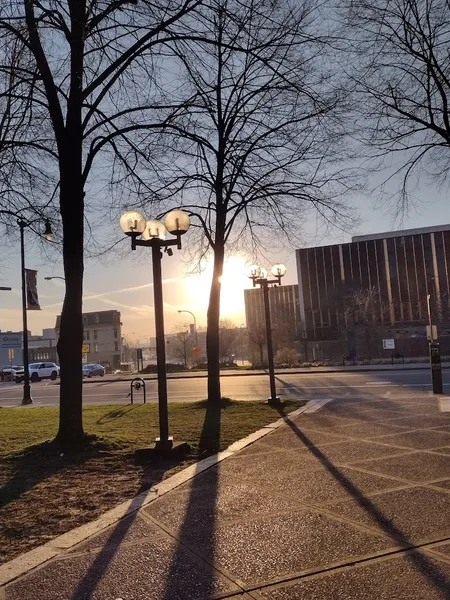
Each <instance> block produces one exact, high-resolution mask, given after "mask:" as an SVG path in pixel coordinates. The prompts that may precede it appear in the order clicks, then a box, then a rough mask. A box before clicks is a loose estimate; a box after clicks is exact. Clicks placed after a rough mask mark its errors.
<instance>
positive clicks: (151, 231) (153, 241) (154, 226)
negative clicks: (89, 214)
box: [120, 210, 190, 452]
mask: <svg viewBox="0 0 450 600" xmlns="http://www.w3.org/2000/svg"><path fill="white" fill-rule="evenodd" d="M189 225H190V219H189V215H188V214H187V213H185V212H184V211H182V210H172V211H171V212H169V213H168V214H167V215H166V217H165V221H164V225H163V223H161V222H160V221H157V220H156V219H150V220H149V221H147V220H146V219H145V217H144V216H143V215H142V214H141V213H139V212H137V211H129V212H126V213H125V214H124V215H122V217H121V219H120V227H121V229H122V231H123V232H124V233H125V234H126V235H128V236H130V237H131V249H132V250H136V247H137V246H147V247H150V248H151V249H152V265H153V294H154V304H155V331H156V368H157V374H158V409H159V438H157V439H156V445H155V449H156V450H157V451H161V452H166V451H170V450H172V448H173V438H172V437H169V417H168V406H167V374H166V349H165V342H164V307H163V289H162V269H161V259H162V251H161V250H162V248H164V251H165V252H167V254H168V255H169V256H172V254H173V252H172V249H171V248H170V246H176V247H177V248H178V250H181V236H182V235H183V234H184V233H186V232H187V231H188V229H189ZM167 232H169V233H170V234H172V235H174V236H175V239H169V240H166V239H165V236H166V233H167ZM141 236H142V238H143V239H140V238H141Z"/></svg>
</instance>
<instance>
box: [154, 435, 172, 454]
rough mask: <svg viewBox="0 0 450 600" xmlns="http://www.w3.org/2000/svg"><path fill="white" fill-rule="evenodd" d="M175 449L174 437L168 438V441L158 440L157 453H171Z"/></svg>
mask: <svg viewBox="0 0 450 600" xmlns="http://www.w3.org/2000/svg"><path fill="white" fill-rule="evenodd" d="M172 449H173V437H168V438H167V440H162V439H161V438H159V437H158V438H156V440H155V450H156V451H157V452H170V451H171V450H172Z"/></svg>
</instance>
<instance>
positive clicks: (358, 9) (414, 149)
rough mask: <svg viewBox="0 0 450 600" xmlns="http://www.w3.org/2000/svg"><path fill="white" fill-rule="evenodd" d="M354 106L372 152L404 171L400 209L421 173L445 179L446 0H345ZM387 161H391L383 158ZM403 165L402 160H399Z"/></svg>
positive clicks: (449, 80) (449, 74) (449, 96)
mask: <svg viewBox="0 0 450 600" xmlns="http://www.w3.org/2000/svg"><path fill="white" fill-rule="evenodd" d="M346 5H347V13H346V15H347V26H348V27H349V30H350V31H348V32H347V35H346V39H347V40H351V42H349V43H347V44H346V50H347V51H349V50H350V51H351V52H352V53H353V57H352V60H351V61H347V63H348V64H350V65H353V67H354V68H353V71H352V76H353V79H354V82H355V84H356V94H357V98H356V101H355V103H354V106H355V110H358V111H359V113H360V116H361V124H360V133H361V138H362V139H363V140H364V142H365V143H366V144H367V147H368V149H369V155H370V156H372V157H375V158H381V159H383V157H385V156H388V155H389V156H390V158H392V157H393V160H394V165H395V167H391V174H390V176H389V179H390V178H391V177H392V176H393V175H397V174H399V173H401V174H402V186H401V189H400V194H399V204H398V210H399V213H403V212H404V211H405V210H406V209H407V207H408V201H409V198H410V192H411V190H412V189H413V188H414V187H415V186H416V184H417V181H418V177H419V174H420V173H423V172H424V171H425V173H427V174H428V175H431V177H432V178H433V179H437V180H439V181H441V182H444V181H446V179H447V176H448V172H449V170H448V165H449V158H450V153H449V146H450V114H449V102H450V55H449V52H448V47H449V44H450V7H449V3H448V1H447V0H381V1H377V2H373V1H371V0H347V2H346ZM372 164H374V163H373V162H372ZM380 165H381V166H383V165H384V166H386V163H383V161H381V162H380ZM398 165H400V166H398Z"/></svg>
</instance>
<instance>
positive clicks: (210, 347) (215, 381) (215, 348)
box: [206, 238, 225, 403]
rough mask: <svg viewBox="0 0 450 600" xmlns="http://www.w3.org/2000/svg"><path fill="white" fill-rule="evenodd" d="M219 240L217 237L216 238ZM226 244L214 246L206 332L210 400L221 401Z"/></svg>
mask: <svg viewBox="0 0 450 600" xmlns="http://www.w3.org/2000/svg"><path fill="white" fill-rule="evenodd" d="M216 240H217V238H216ZM224 256H225V250H224V244H223V243H220V242H219V243H217V241H216V246H215V248H214V268H213V279H212V283H211V292H210V295H209V306H208V328H207V332H206V354H207V357H208V401H209V402H213V403H216V402H217V403H220V399H221V393H220V336H219V321H220V289H221V283H220V277H221V276H222V274H223V264H224Z"/></svg>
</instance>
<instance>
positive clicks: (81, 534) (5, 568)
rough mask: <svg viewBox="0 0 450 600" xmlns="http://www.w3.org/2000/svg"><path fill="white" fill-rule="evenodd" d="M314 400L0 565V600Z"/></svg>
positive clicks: (308, 406) (276, 427)
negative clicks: (22, 580) (19, 582)
mask: <svg viewBox="0 0 450 600" xmlns="http://www.w3.org/2000/svg"><path fill="white" fill-rule="evenodd" d="M316 402H317V401H316V400H310V401H308V402H307V403H306V404H304V405H303V406H301V407H300V408H297V409H296V410H294V411H292V412H290V413H289V414H288V415H287V416H286V417H280V418H279V419H277V420H276V421H274V422H273V423H269V424H268V425H265V426H264V427H262V428H261V429H258V430H257V431H254V432H253V433H251V434H250V435H248V436H246V437H245V438H242V439H240V440H237V441H236V442H233V444H231V446H229V447H228V448H227V449H226V450H223V451H222V452H219V453H217V454H214V455H212V456H209V457H208V458H204V459H202V460H200V461H198V462H196V463H194V464H192V465H190V466H189V467H187V468H186V469H183V470H182V471H180V472H179V473H175V475H172V476H171V477H168V478H167V479H165V480H164V481H162V482H161V483H158V484H156V485H154V486H152V487H151V488H149V489H148V490H146V491H145V492H142V493H141V494H138V495H137V496H135V497H134V498H132V499H131V500H127V501H125V502H122V504H119V505H118V506H116V507H115V508H112V509H110V510H108V511H107V512H105V513H103V514H102V515H101V516H100V517H99V518H98V519H96V520H95V521H91V522H90V523H85V524H84V525H80V526H79V527H76V528H75V529H72V530H71V531H68V532H66V533H63V534H62V535H59V536H58V537H56V538H54V539H53V540H51V541H50V542H47V543H46V544H43V545H42V546H38V547H37V548H33V550H30V551H29V552H26V553H25V554H21V555H20V556H18V557H17V558H14V559H13V560H11V561H9V562H7V563H5V564H3V565H0V599H1V595H2V590H3V586H5V585H7V584H9V583H11V582H12V581H14V580H15V579H17V578H18V577H21V576H22V575H26V574H27V573H29V572H30V571H32V570H33V569H36V568H37V567H40V566H41V565H43V564H44V563H46V562H47V561H49V560H51V559H52V558H55V557H56V556H59V555H60V554H62V553H63V552H66V551H67V550H69V549H71V548H73V547H74V546H76V545H77V544H80V543H81V542H84V541H86V540H87V539H88V538H90V537H92V536H93V535H96V534H98V533H100V532H101V531H102V530H104V529H106V528H107V527H109V526H110V525H113V524H114V523H117V522H118V521H120V520H121V519H123V518H124V517H127V516H129V515H131V514H133V513H135V512H137V511H139V510H140V509H141V508H143V507H144V506H147V505H148V504H150V503H151V502H153V501H154V500H157V499H158V498H161V496H164V495H165V494H167V493H168V492H170V491H172V490H173V489H175V488H177V487H179V486H180V485H182V484H183V483H186V482H187V481H189V480H190V479H193V478H194V477H196V476H197V475H200V473H203V472H204V471H206V470H207V469H210V468H211V467H213V466H214V465H216V464H218V463H220V462H222V461H223V460H225V459H226V458H229V457H230V456H233V455H234V454H236V453H237V452H239V451H240V450H242V449H243V448H245V447H246V446H250V444H253V443H254V442H256V441H257V440H259V439H261V438H262V437H264V436H266V435H268V434H269V433H270V432H271V431H274V430H275V429H278V428H279V427H281V425H283V424H284V422H285V421H286V420H287V419H288V418H291V417H295V416H297V415H300V414H302V413H303V412H305V411H306V410H307V409H308V408H310V407H311V405H312V404H315V403H316Z"/></svg>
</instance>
